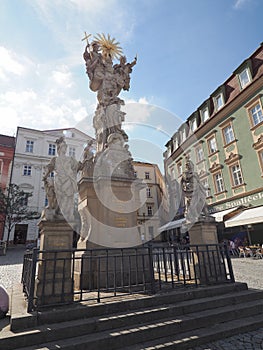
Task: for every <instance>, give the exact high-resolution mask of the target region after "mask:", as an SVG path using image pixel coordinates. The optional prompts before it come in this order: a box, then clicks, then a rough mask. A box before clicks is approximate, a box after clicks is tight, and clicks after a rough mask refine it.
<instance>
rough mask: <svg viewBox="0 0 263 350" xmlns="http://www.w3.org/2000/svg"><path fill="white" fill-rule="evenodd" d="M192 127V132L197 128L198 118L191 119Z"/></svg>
mask: <svg viewBox="0 0 263 350" xmlns="http://www.w3.org/2000/svg"><path fill="white" fill-rule="evenodd" d="M190 129H191V132H194V131H195V130H196V129H197V120H196V118H195V119H193V120H192V121H191V123H190Z"/></svg>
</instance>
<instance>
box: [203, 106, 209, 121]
mask: <svg viewBox="0 0 263 350" xmlns="http://www.w3.org/2000/svg"><path fill="white" fill-rule="evenodd" d="M201 115H202V121H203V122H205V121H207V120H208V119H209V111H208V108H207V107H206V108H204V109H202V112H201Z"/></svg>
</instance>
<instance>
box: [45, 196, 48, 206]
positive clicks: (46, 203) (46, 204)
mask: <svg viewBox="0 0 263 350" xmlns="http://www.w3.org/2000/svg"><path fill="white" fill-rule="evenodd" d="M44 206H45V207H47V206H48V199H47V197H45V204H44Z"/></svg>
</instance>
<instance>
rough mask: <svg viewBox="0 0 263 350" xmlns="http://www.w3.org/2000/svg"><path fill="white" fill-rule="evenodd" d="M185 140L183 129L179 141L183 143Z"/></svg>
mask: <svg viewBox="0 0 263 350" xmlns="http://www.w3.org/2000/svg"><path fill="white" fill-rule="evenodd" d="M185 140H186V130H185V129H183V130H182V131H181V141H182V142H184V141H185Z"/></svg>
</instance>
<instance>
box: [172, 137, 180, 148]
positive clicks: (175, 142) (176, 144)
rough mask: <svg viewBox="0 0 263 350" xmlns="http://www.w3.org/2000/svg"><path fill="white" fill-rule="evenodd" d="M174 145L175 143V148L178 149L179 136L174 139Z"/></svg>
mask: <svg viewBox="0 0 263 350" xmlns="http://www.w3.org/2000/svg"><path fill="white" fill-rule="evenodd" d="M173 145H174V150H176V149H177V148H178V145H179V142H178V138H177V137H176V138H175V139H174V140H173Z"/></svg>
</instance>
